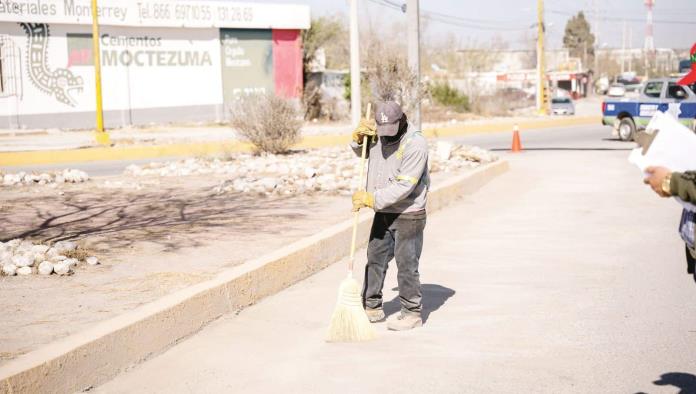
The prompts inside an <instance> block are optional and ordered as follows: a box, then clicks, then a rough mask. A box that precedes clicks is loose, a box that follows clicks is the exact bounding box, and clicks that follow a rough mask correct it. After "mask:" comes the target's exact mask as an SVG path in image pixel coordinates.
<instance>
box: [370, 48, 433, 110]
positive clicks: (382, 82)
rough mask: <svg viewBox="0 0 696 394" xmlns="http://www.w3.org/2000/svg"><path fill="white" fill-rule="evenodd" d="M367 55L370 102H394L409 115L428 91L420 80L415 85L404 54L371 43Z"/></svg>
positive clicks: (413, 76)
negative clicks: (372, 100) (371, 100)
mask: <svg viewBox="0 0 696 394" xmlns="http://www.w3.org/2000/svg"><path fill="white" fill-rule="evenodd" d="M368 52H369V55H368V56H367V58H366V59H365V63H366V65H367V79H368V81H369V83H370V88H371V89H370V90H371V96H372V99H374V100H377V101H388V100H390V101H396V102H398V103H399V104H401V107H402V108H403V110H404V112H405V113H410V112H412V111H413V110H414V109H415V106H416V103H418V102H420V101H421V100H423V99H424V98H425V97H426V96H427V92H428V90H427V85H426V84H425V83H424V82H423V81H421V83H420V84H417V80H418V79H417V76H416V74H415V73H414V72H413V71H412V70H411V68H410V67H409V65H408V61H407V59H406V56H405V54H404V53H401V52H400V51H398V50H395V49H392V48H390V47H388V46H386V45H384V44H381V43H373V44H372V45H371V46H370V49H369V50H368Z"/></svg>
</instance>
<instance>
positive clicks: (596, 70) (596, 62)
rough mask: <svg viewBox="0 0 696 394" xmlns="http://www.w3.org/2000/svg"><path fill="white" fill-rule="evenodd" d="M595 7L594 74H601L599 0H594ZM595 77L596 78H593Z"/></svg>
mask: <svg viewBox="0 0 696 394" xmlns="http://www.w3.org/2000/svg"><path fill="white" fill-rule="evenodd" d="M592 5H593V8H594V19H595V20H594V30H595V31H594V36H595V41H594V73H593V74H592V75H593V76H596V75H598V74H599V50H600V49H601V46H602V45H601V42H600V41H599V7H598V6H597V0H593V4H592ZM593 79H594V78H593Z"/></svg>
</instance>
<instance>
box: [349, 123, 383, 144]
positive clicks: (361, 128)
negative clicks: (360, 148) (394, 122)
mask: <svg viewBox="0 0 696 394" xmlns="http://www.w3.org/2000/svg"><path fill="white" fill-rule="evenodd" d="M375 135H377V124H376V123H375V121H374V120H367V119H365V118H362V119H361V120H360V123H358V127H357V128H356V129H355V131H353V141H355V143H356V144H362V143H363V137H364V136H368V137H374V136H375Z"/></svg>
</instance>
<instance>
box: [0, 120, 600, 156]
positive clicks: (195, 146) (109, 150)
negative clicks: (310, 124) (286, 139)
mask: <svg viewBox="0 0 696 394" xmlns="http://www.w3.org/2000/svg"><path fill="white" fill-rule="evenodd" d="M600 122H601V117H599V116H581V117H573V118H542V119H539V120H525V121H522V122H519V123H518V125H519V127H520V129H521V130H522V131H524V130H529V129H541V128H551V127H566V126H579V125H590V124H597V125H599V124H600ZM514 124H516V123H515V122H507V121H506V122H494V123H487V124H473V125H466V124H464V125H459V126H451V127H450V126H448V127H438V128H428V129H425V130H424V134H425V135H426V136H427V137H453V136H458V135H466V134H472V133H490V132H497V131H511V130H512V127H513V125H514ZM349 141H350V136H349V135H347V134H346V135H310V136H306V137H305V138H303V139H302V141H301V142H300V143H299V144H297V145H296V147H297V148H299V149H311V148H321V147H327V146H339V145H345V144H347V143H348V142H349ZM251 150H252V146H251V145H250V144H248V143H243V142H239V141H214V142H197V143H181V144H169V145H140V146H137V145H136V146H115V147H88V148H83V149H66V150H43V151H24V152H22V151H20V152H0V166H21V165H38V164H58V163H75V162H89V161H107V160H137V159H151V158H157V157H177V156H205V155H214V154H224V153H234V152H250V151H251Z"/></svg>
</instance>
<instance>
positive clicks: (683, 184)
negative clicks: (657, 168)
mask: <svg viewBox="0 0 696 394" xmlns="http://www.w3.org/2000/svg"><path fill="white" fill-rule="evenodd" d="M669 188H670V194H671V195H673V196H675V197H679V198H681V199H682V200H684V201H686V202H690V203H696V171H687V172H683V173H681V172H673V173H672V178H671V179H670V181H669Z"/></svg>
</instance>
